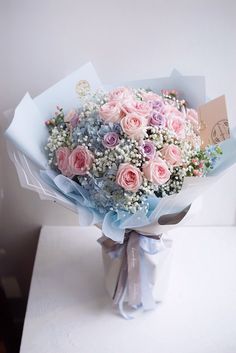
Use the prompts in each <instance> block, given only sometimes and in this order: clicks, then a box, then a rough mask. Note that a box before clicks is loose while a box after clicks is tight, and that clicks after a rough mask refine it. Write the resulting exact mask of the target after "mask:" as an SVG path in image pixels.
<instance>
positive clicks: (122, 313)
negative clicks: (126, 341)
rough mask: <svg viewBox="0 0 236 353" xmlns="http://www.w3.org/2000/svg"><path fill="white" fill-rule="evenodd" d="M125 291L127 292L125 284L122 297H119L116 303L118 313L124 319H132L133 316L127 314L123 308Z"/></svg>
mask: <svg viewBox="0 0 236 353" xmlns="http://www.w3.org/2000/svg"><path fill="white" fill-rule="evenodd" d="M126 293H127V286H125V290H124V292H123V294H122V297H121V298H120V300H119V303H118V310H119V313H120V315H121V316H122V317H123V318H124V319H126V320H132V319H133V316H130V315H129V314H127V313H126V311H125V309H124V301H125V296H126Z"/></svg>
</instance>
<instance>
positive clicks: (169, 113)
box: [163, 104, 184, 119]
mask: <svg viewBox="0 0 236 353" xmlns="http://www.w3.org/2000/svg"><path fill="white" fill-rule="evenodd" d="M163 112H164V113H165V115H166V117H167V118H175V117H180V118H182V119H183V117H184V115H183V113H181V111H179V110H178V109H177V108H176V107H174V106H173V105H170V104H165V105H164V106H163Z"/></svg>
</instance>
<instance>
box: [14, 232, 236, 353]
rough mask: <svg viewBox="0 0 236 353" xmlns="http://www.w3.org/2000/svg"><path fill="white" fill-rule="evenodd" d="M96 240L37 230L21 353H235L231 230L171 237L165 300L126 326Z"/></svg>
mask: <svg viewBox="0 0 236 353" xmlns="http://www.w3.org/2000/svg"><path fill="white" fill-rule="evenodd" d="M99 236H100V232H99V230H97V229H96V228H76V227H43V228H42V231H41V235H40V239H39V245H38V251H37V255H36V261H35V266H34V272H33V278H32V283H31V290H30V296H29V301H28V308H27V314H26V319H25V325H24V332H23V337H22V345H21V353H118V352H119V353H121V352H122V353H134V352H135V353H156V352H158V353H185V352H186V353H231V352H232V353H235V352H236V228H234V227H217V228H216V227H214V228H213V227H208V228H201V227H199V228H196V227H195V228H180V229H176V230H174V231H172V233H171V237H172V238H173V239H174V254H173V263H172V272H171V276H170V284H169V291H168V293H167V296H166V300H165V302H163V303H162V304H159V305H158V307H157V309H156V310H155V311H154V312H146V313H143V314H142V315H139V316H138V317H137V318H135V319H134V320H129V321H128V320H125V319H123V318H121V317H119V316H117V315H115V314H114V312H113V311H112V307H111V301H110V299H109V297H108V296H107V294H106V292H105V289H104V285H103V267H102V259H101V252H100V246H99V245H98V244H97V243H96V239H97V238H98V237H99Z"/></svg>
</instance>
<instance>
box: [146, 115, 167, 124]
mask: <svg viewBox="0 0 236 353" xmlns="http://www.w3.org/2000/svg"><path fill="white" fill-rule="evenodd" d="M149 124H150V125H153V126H158V127H165V126H166V118H165V117H164V116H163V115H162V114H161V113H158V112H153V113H152V115H151V117H150V120H149Z"/></svg>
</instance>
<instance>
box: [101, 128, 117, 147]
mask: <svg viewBox="0 0 236 353" xmlns="http://www.w3.org/2000/svg"><path fill="white" fill-rule="evenodd" d="M118 143H119V135H118V134H117V133H116V132H107V133H106V134H105V135H104V137H103V141H102V144H103V146H104V147H106V148H114V147H115V146H117V145H118Z"/></svg>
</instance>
